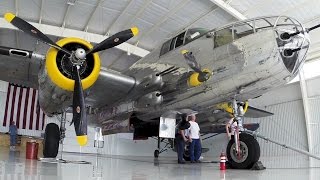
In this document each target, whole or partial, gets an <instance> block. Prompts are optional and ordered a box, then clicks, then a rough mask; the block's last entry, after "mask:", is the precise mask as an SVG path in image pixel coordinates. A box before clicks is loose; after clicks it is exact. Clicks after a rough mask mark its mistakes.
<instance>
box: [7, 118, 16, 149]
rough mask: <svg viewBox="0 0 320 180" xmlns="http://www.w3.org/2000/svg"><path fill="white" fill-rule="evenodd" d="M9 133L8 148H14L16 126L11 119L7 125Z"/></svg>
mask: <svg viewBox="0 0 320 180" xmlns="http://www.w3.org/2000/svg"><path fill="white" fill-rule="evenodd" d="M9 134H10V150H15V148H16V140H17V126H16V125H15V122H14V121H12V122H11V125H10V127H9Z"/></svg>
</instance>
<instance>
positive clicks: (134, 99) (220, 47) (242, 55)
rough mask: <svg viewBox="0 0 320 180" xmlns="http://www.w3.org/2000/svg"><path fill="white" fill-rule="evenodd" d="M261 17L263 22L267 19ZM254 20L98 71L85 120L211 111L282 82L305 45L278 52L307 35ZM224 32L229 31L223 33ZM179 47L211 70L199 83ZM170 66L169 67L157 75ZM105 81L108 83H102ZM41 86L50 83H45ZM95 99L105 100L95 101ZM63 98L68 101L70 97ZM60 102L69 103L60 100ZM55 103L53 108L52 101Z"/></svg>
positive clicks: (119, 120) (289, 76) (124, 119)
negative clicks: (122, 67) (122, 68)
mask: <svg viewBox="0 0 320 180" xmlns="http://www.w3.org/2000/svg"><path fill="white" fill-rule="evenodd" d="M261 19H262V20H263V21H267V20H266V18H261ZM261 19H260V20H261ZM268 20H269V19H268ZM278 20H279V18H278V19H277V21H276V22H278ZM257 22H258V21H257V20H252V21H248V22H244V23H243V24H245V25H246V26H247V25H249V26H250V28H251V27H253V28H252V29H250V28H249V30H248V31H243V32H242V35H241V34H240V33H239V35H238V37H236V34H235V31H233V29H234V28H235V27H236V26H240V25H239V24H233V25H231V26H230V28H229V29H227V30H228V31H212V32H208V33H206V34H204V35H202V36H199V37H197V38H196V39H194V40H193V41H191V42H189V43H184V45H181V46H178V47H176V48H174V49H172V50H171V51H168V52H167V53H165V54H162V53H161V50H162V49H161V47H159V48H157V49H155V50H154V51H153V52H151V53H150V54H148V55H147V56H145V57H144V58H142V59H141V60H139V61H138V62H137V63H135V64H134V65H133V66H131V67H130V68H129V70H128V71H127V72H126V73H125V74H119V73H117V72H113V71H110V70H108V69H102V70H101V72H100V77H104V78H99V79H98V81H97V83H96V84H95V85H94V86H93V87H92V88H91V90H92V92H96V93H91V94H90V90H89V93H88V94H89V95H88V96H87V99H86V101H87V103H88V104H89V105H91V106H92V107H94V108H93V111H88V112H89V114H88V118H89V122H91V123H92V124H100V125H101V124H102V125H103V124H104V125H105V124H110V126H113V125H114V126H117V125H119V126H122V125H120V124H126V123H125V122H127V121H128V119H129V118H130V116H131V114H132V113H134V114H135V116H136V117H138V118H139V119H140V120H143V121H149V120H151V119H155V118H158V117H160V116H161V115H162V114H164V113H166V112H168V111H170V110H179V109H185V108H188V109H193V110H197V111H200V112H201V111H211V110H214V108H215V105H216V104H218V103H221V102H228V101H230V100H231V99H233V98H236V99H237V100H239V101H245V100H248V99H250V98H254V97H257V96H259V95H262V94H263V93H265V92H267V91H269V90H271V89H272V88H275V87H277V86H280V85H283V84H286V83H287V82H288V81H290V80H291V79H293V78H294V77H295V75H296V74H297V72H298V70H299V68H300V67H301V65H302V64H303V62H304V59H305V53H306V51H307V48H304V49H305V51H303V52H301V53H300V52H296V53H294V54H293V55H291V56H284V54H283V51H284V49H286V48H289V47H297V46H298V47H302V46H304V47H308V46H309V40H308V38H307V37H306V36H307V34H302V35H298V36H296V37H292V38H291V39H289V40H286V41H283V40H281V39H280V38H279V34H281V33H283V32H292V31H294V30H292V27H291V26H290V25H287V24H285V25H283V24H281V23H278V24H276V23H274V25H270V26H269V25H268V26H266V27H265V28H261V27H258V26H254V25H253V26H252V24H255V23H257ZM267 22H269V21H267ZM293 24H294V25H295V26H294V28H296V30H298V28H302V29H303V27H302V26H300V25H299V24H298V23H293ZM298 25H299V26H298ZM227 28H228V27H227ZM294 28H293V29H294ZM230 29H231V31H230ZM222 30H224V29H222ZM299 30H300V29H299ZM229 31H230V32H231V34H228V32H229ZM248 32H250V33H248ZM219 33H222V35H223V36H224V37H223V38H222V39H219V38H221V37H219ZM243 34H245V35H243ZM240 35H241V36H240ZM230 36H232V38H231V40H230ZM228 38H229V40H228ZM226 40H227V41H229V42H225V41H226ZM182 50H188V51H189V52H192V53H193V55H194V56H195V57H196V59H197V62H198V63H199V64H200V65H201V67H202V69H208V70H210V71H211V72H213V75H212V77H211V78H210V79H209V80H207V81H205V82H203V83H202V84H201V85H199V86H190V85H189V84H188V78H189V77H190V74H192V73H193V71H192V69H190V68H189V66H188V65H187V63H186V60H185V59H184V57H183V55H182V54H181V51H182ZM301 51H302V50H301ZM170 68H171V69H173V70H174V71H171V72H170V71H168V72H169V73H164V74H162V75H159V73H160V72H163V71H165V70H168V69H170ZM100 81H101V82H100ZM39 82H40V86H41V81H39ZM104 84H107V87H103V85H104ZM42 85H43V86H46V87H49V85H48V84H46V83H42ZM50 87H52V88H53V86H50ZM50 87H49V88H50ZM41 89H45V87H42V88H40V91H41ZM102 89H103V90H102ZM119 90H120V91H119ZM55 91H59V90H55ZM102 91H104V92H103V93H101V95H100V93H99V92H102ZM48 92H49V91H48ZM50 92H52V91H50ZM44 93H47V92H44ZM40 94H41V93H40ZM53 94H54V92H53V93H51V94H50V95H49V96H48V97H50V96H52V95H53ZM102 94H108V97H100V96H102ZM99 98H100V99H105V100H100V101H97V99H99ZM65 99H68V101H70V103H69V104H71V100H72V98H65ZM40 101H41V97H40ZM45 101H47V100H45ZM46 104H47V105H48V106H47V107H48V109H49V108H51V109H52V107H53V106H52V107H51V105H50V103H46ZM61 104H68V103H66V102H65V101H64V102H63V103H61ZM54 107H55V108H57V106H56V105H55V106H54ZM59 108H60V109H63V108H65V107H59ZM44 110H45V111H46V109H44ZM51 111H52V112H53V109H52V110H51ZM110 122H111V123H110ZM115 122H116V123H115Z"/></svg>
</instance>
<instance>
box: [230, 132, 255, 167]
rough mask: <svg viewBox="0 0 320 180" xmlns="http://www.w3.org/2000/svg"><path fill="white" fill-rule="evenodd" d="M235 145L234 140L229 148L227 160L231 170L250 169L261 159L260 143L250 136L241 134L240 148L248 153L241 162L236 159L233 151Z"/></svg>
mask: <svg viewBox="0 0 320 180" xmlns="http://www.w3.org/2000/svg"><path fill="white" fill-rule="evenodd" d="M234 144H235V143H234V139H233V138H232V139H231V140H230V141H229V143H228V146H227V158H228V163H229V164H230V166H231V168H234V169H250V168H251V167H252V166H253V164H254V163H256V162H257V161H258V160H259V158H260V146H259V143H258V141H257V140H256V139H255V138H254V137H253V136H251V135H249V134H246V133H241V134H240V144H241V146H240V147H241V148H244V149H245V150H246V151H247V153H245V154H246V155H244V157H242V159H240V160H239V159H237V158H235V156H236V155H235V153H234V150H233V149H231V148H232V146H234Z"/></svg>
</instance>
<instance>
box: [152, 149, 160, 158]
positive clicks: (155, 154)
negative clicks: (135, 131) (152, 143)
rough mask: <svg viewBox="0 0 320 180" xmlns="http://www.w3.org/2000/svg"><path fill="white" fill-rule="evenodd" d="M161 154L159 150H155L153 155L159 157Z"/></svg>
mask: <svg viewBox="0 0 320 180" xmlns="http://www.w3.org/2000/svg"><path fill="white" fill-rule="evenodd" d="M159 154H160V152H159V150H154V153H153V156H154V157H155V158H158V157H159Z"/></svg>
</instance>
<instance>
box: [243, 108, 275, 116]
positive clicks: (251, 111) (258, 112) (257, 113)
mask: <svg viewBox="0 0 320 180" xmlns="http://www.w3.org/2000/svg"><path fill="white" fill-rule="evenodd" d="M272 115H273V113H272V112H268V111H265V110H262V109H258V108H255V107H252V106H248V110H247V112H246V114H245V115H244V116H245V117H250V118H262V117H267V116H272Z"/></svg>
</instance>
